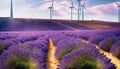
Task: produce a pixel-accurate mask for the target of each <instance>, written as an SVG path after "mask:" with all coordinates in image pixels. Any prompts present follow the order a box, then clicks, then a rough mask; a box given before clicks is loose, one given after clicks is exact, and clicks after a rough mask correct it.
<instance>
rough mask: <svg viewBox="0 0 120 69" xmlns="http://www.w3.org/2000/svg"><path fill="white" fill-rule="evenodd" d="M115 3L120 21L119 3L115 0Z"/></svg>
mask: <svg viewBox="0 0 120 69" xmlns="http://www.w3.org/2000/svg"><path fill="white" fill-rule="evenodd" d="M115 3H116V5H117V7H118V22H120V3H118V2H116V1H115Z"/></svg>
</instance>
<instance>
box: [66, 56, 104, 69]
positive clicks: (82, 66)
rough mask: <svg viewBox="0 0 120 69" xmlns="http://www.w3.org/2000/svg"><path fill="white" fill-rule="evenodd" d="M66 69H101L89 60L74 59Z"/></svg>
mask: <svg viewBox="0 0 120 69" xmlns="http://www.w3.org/2000/svg"><path fill="white" fill-rule="evenodd" d="M69 66H70V67H68V68H67V69H102V68H101V66H100V63H98V62H97V61H95V60H93V59H89V58H82V59H81V58H79V59H76V60H75V61H74V62H73V63H72V64H71V65H69Z"/></svg>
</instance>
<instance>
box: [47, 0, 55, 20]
mask: <svg viewBox="0 0 120 69" xmlns="http://www.w3.org/2000/svg"><path fill="white" fill-rule="evenodd" d="M53 4H54V0H52V5H51V6H50V7H48V9H50V19H52V15H53Z"/></svg>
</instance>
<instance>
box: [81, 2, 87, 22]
mask: <svg viewBox="0 0 120 69" xmlns="http://www.w3.org/2000/svg"><path fill="white" fill-rule="evenodd" d="M85 3H86V0H85V1H84V3H83V4H82V5H81V7H82V20H84V9H85V10H87V9H86V7H85Z"/></svg>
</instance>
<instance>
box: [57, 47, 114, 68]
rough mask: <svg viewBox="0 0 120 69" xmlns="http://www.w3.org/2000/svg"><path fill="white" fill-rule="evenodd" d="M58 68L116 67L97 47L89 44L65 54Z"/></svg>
mask: <svg viewBox="0 0 120 69" xmlns="http://www.w3.org/2000/svg"><path fill="white" fill-rule="evenodd" d="M59 69H116V66H115V65H114V64H112V63H111V60H110V59H108V58H107V57H106V56H105V55H103V54H101V53H100V52H99V50H98V49H96V48H95V47H94V46H91V45H89V46H86V47H84V48H80V49H78V50H74V51H73V52H71V53H69V54H67V55H65V56H64V57H63V58H62V60H61V61H60V66H59Z"/></svg>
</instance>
